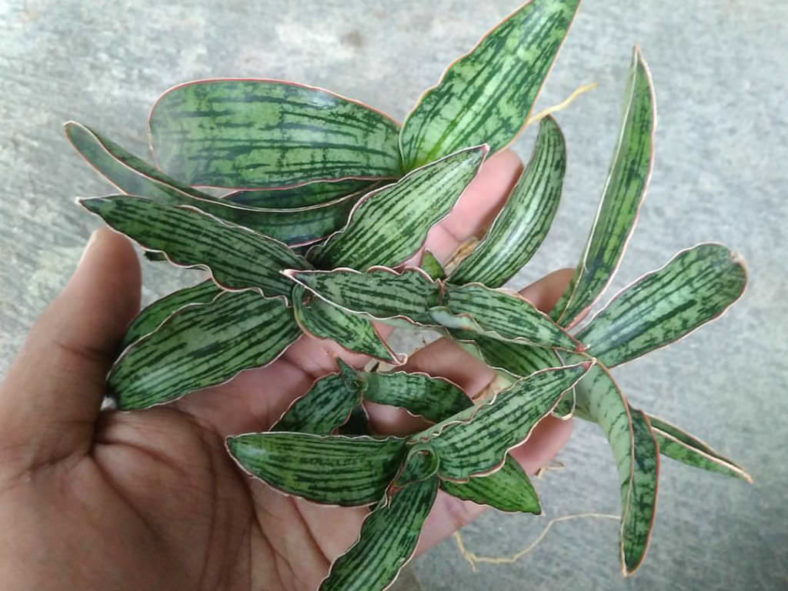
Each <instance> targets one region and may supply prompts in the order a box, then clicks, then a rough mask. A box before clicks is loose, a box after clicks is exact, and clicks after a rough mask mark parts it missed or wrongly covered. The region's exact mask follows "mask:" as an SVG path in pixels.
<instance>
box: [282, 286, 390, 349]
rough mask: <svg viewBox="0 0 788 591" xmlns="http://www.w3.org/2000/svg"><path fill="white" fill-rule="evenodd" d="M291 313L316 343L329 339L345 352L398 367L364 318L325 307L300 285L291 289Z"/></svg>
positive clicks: (384, 342)
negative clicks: (353, 352) (318, 340)
mask: <svg viewBox="0 0 788 591" xmlns="http://www.w3.org/2000/svg"><path fill="white" fill-rule="evenodd" d="M293 313H294V314H295V319H296V322H298V325H299V326H300V327H301V330H303V331H304V332H305V333H306V334H309V335H312V336H313V337H316V338H318V339H331V340H333V341H334V342H336V343H337V344H338V345H340V346H342V347H344V348H345V349H347V350H348V351H355V352H356V353H362V354H364V355H369V356H371V357H375V358H376V359H382V360H383V361H386V362H389V363H401V360H400V359H399V358H398V357H397V354H396V353H394V351H392V350H391V348H390V347H389V346H388V344H387V343H386V341H385V339H383V337H381V336H380V334H379V333H378V331H377V329H376V328H375V327H374V326H373V324H372V323H371V322H370V321H369V320H368V319H367V318H364V317H363V316H359V315H358V314H352V313H350V312H347V311H346V310H344V309H342V308H338V307H337V306H334V305H332V304H329V303H328V302H325V301H323V300H322V299H320V298H317V297H315V296H314V295H312V294H311V293H309V292H305V290H304V288H303V287H302V286H301V285H296V286H295V287H294V289H293Z"/></svg>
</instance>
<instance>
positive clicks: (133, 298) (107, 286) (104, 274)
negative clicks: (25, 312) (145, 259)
mask: <svg viewBox="0 0 788 591" xmlns="http://www.w3.org/2000/svg"><path fill="white" fill-rule="evenodd" d="M139 291H140V270H139V263H138V262H137V256H136V254H135V253H134V250H133V248H132V246H131V243H130V242H129V241H128V240H127V239H126V238H124V237H123V236H121V235H120V234H116V233H115V232H112V231H111V230H108V229H101V230H98V231H96V232H95V233H94V234H93V236H91V239H90V241H89V242H88V245H87V247H86V249H85V252H84V254H83V255H82V259H81V260H80V262H79V264H78V266H77V269H76V271H75V272H74V275H73V276H72V277H71V279H70V280H69V281H68V283H67V284H66V286H65V288H64V289H63V291H62V292H61V293H60V295H58V296H57V297H56V298H55V300H54V301H52V303H51V304H50V305H49V306H48V307H47V309H46V310H45V311H44V312H43V314H42V315H41V317H40V318H39V319H38V320H37V321H36V323H35V325H34V326H33V328H32V329H31V331H30V334H29V335H28V337H27V339H26V341H25V344H24V345H23V347H22V349H21V350H20V352H19V354H18V356H17V358H16V360H15V361H14V363H13V365H12V366H11V369H10V370H9V372H8V375H7V377H6V380H5V382H4V383H3V384H2V387H0V432H2V433H3V443H4V445H8V446H10V448H11V450H13V451H14V452H16V453H15V454H14V455H15V456H16V457H17V458H19V459H21V460H22V461H23V462H24V463H25V464H26V467H33V466H37V465H40V464H41V463H43V462H53V461H55V460H57V459H60V458H63V457H65V456H68V455H71V454H74V453H79V452H86V451H87V450H88V449H89V447H90V440H91V436H92V433H93V425H94V422H95V420H96V417H97V415H98V412H99V409H100V406H101V400H102V398H103V395H104V392H105V385H104V381H105V377H106V374H107V371H108V369H109V367H110V365H111V364H112V361H113V359H114V357H115V355H116V353H117V351H116V349H117V346H118V344H119V342H120V339H121V338H122V336H123V333H124V331H125V330H126V327H127V326H128V324H129V322H130V321H131V319H132V318H133V317H134V315H135V314H136V313H137V311H138V310H139Z"/></svg>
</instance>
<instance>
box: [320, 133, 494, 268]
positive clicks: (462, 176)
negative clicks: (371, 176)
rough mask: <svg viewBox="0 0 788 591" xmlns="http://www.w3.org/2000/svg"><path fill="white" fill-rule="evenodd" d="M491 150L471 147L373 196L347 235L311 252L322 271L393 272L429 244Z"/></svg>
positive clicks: (331, 238)
mask: <svg viewBox="0 0 788 591" xmlns="http://www.w3.org/2000/svg"><path fill="white" fill-rule="evenodd" d="M486 154H487V148H486V146H478V147H475V148H467V149H464V150H460V151H459V152H456V153H454V154H451V155H449V156H446V157H445V158H442V159H441V160H438V161H437V162H433V163H431V164H428V165H426V166H424V167H422V168H419V169H417V170H414V171H412V172H411V173H409V174H407V175H406V176H404V177H403V178H402V179H400V180H399V181H398V182H397V183H395V184H393V185H389V186H387V187H383V188H382V189H377V190H375V191H372V192H371V193H368V194H367V195H366V196H365V197H364V198H363V199H362V200H361V201H359V202H358V204H357V205H356V207H355V209H354V210H353V212H352V213H351V214H350V220H349V221H348V223H347V226H345V227H344V228H343V229H342V230H340V231H339V232H337V233H336V234H334V235H332V236H329V238H328V239H327V240H326V241H325V242H323V243H322V244H319V245H317V246H315V247H313V248H311V249H310V250H309V253H308V255H307V258H309V260H311V261H312V262H314V263H315V266H317V267H319V268H321V269H334V268H337V267H351V268H353V269H358V270H360V271H365V270H366V269H368V268H369V267H372V266H374V265H382V266H386V267H394V266H396V265H398V264H399V263H401V262H403V261H404V260H405V259H407V258H408V256H410V255H411V254H412V253H414V252H415V251H417V250H418V249H419V248H420V247H421V245H422V244H423V243H424V240H425V238H426V237H427V232H428V231H429V229H430V228H431V227H432V226H433V225H435V224H436V223H437V222H438V221H440V220H441V219H442V218H443V217H445V216H446V215H447V214H448V213H449V212H450V211H451V209H452V207H454V204H455V203H456V201H457V198H458V197H459V196H460V194H461V193H462V192H463V190H464V189H465V187H466V186H468V184H469V183H470V182H471V180H472V179H473V177H474V176H475V175H476V172H477V170H478V169H479V166H481V163H482V160H484V157H485V155H486Z"/></svg>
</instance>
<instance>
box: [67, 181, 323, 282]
mask: <svg viewBox="0 0 788 591" xmlns="http://www.w3.org/2000/svg"><path fill="white" fill-rule="evenodd" d="M79 203H80V204H81V205H82V206H83V207H85V208H86V209H87V210H88V211H90V212H92V213H95V214H97V215H98V216H100V217H101V218H103V219H104V221H106V222H107V223H108V224H109V225H110V226H112V227H113V228H115V229H116V230H118V231H119V232H122V233H124V234H126V235H127V236H128V237H129V238H132V239H133V240H135V241H136V242H138V243H139V244H140V245H141V246H142V247H143V248H146V249H149V250H159V251H162V252H165V253H166V254H167V256H168V258H169V260H170V261H171V262H173V263H174V264H176V265H179V266H184V267H195V266H200V267H204V268H206V269H208V270H209V271H210V272H211V275H212V276H213V279H214V280H215V281H216V282H217V283H218V284H219V285H220V286H222V287H224V288H226V289H247V288H258V289H261V290H262V291H263V293H264V294H265V295H267V296H276V295H278V296H285V297H286V296H289V295H290V292H291V290H292V288H293V285H292V282H291V281H290V280H288V279H287V278H286V277H284V276H282V274H281V273H280V271H281V270H282V269H293V268H298V269H303V268H306V267H308V266H309V263H307V262H306V261H305V260H304V259H303V258H301V257H300V256H298V255H296V254H295V253H294V252H293V251H291V250H290V249H289V248H287V247H286V246H285V245H284V244H282V243H281V242H277V241H276V240H272V239H271V238H268V237H266V236H262V235H260V234H257V233H255V232H253V231H251V230H249V229H247V228H243V227H240V226H233V225H231V224H228V223H226V222H222V221H220V220H218V219H216V218H215V217H212V216H210V215H208V214H206V213H203V212H201V211H199V210H196V209H193V208H190V207H187V206H172V205H164V204H161V203H157V202H155V201H151V200H150V199H145V198H142V197H130V196H125V195H114V196H111V197H99V198H95V199H83V200H81V201H80V202H79Z"/></svg>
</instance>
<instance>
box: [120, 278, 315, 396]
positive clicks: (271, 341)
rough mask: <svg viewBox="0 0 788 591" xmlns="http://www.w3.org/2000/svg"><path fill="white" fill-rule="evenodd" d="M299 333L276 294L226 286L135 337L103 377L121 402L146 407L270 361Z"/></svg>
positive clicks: (220, 381)
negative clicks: (210, 298) (225, 289)
mask: <svg viewBox="0 0 788 591" xmlns="http://www.w3.org/2000/svg"><path fill="white" fill-rule="evenodd" d="M300 334H301V330H300V329H299V328H298V325H297V324H296V323H295V321H294V320H293V314H292V311H291V310H290V309H289V308H287V307H285V304H284V303H283V302H282V301H281V300H280V299H278V298H275V299H266V298H263V297H261V296H260V295H259V294H258V293H256V292H254V291H243V292H240V293H239V292H228V293H224V294H221V295H220V296H218V297H217V298H216V299H214V300H213V301H212V302H211V303H209V304H205V305H201V306H187V307H185V308H182V309H180V310H178V311H177V312H175V313H174V314H172V315H171V316H170V317H169V318H168V319H167V320H166V321H165V322H164V323H163V324H162V325H161V326H160V327H159V328H158V329H157V330H156V331H155V332H153V333H151V334H149V335H148V336H146V337H143V338H142V339H140V340H138V341H136V342H135V343H134V344H133V345H132V346H131V347H129V348H128V349H126V351H125V352H124V353H123V355H121V357H120V358H119V359H118V360H117V361H116V362H115V365H114V366H113V367H112V370H111V371H110V373H109V376H108V378H107V383H108V386H109V389H110V392H111V394H112V395H113V396H114V397H115V398H116V400H117V403H118V406H119V408H121V409H134V408H145V407H148V406H151V405H154V404H162V403H164V402H169V401H170V400H174V399H176V398H179V397H181V396H183V395H184V394H187V393H189V392H192V391H194V390H199V389H201V388H206V387H208V386H214V385H216V384H220V383H222V382H226V381H227V380H229V379H231V378H232V377H234V376H235V375H236V374H237V373H239V372H240V371H242V370H245V369H250V368H253V367H260V366H263V365H266V364H268V363H271V362H272V361H274V360H275V359H276V358H277V357H279V355H281V354H282V352H284V350H285V349H287V347H288V346H289V345H290V344H292V343H293V342H294V341H295V340H296V339H297V338H298V337H299V336H300Z"/></svg>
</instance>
